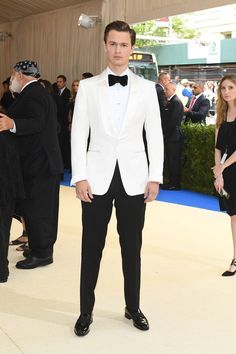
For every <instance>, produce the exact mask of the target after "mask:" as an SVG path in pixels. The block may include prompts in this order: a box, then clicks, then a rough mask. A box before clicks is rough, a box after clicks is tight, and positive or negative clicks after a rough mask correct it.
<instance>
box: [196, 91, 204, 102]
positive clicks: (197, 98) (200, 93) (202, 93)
mask: <svg viewBox="0 0 236 354" xmlns="http://www.w3.org/2000/svg"><path fill="white" fill-rule="evenodd" d="M201 95H203V92H201V93H199V95H197V96H195V97H196V100H197V99H198V98H199V97H200V96H201Z"/></svg>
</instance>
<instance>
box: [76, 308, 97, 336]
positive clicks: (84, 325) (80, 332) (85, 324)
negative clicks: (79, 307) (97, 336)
mask: <svg viewBox="0 0 236 354" xmlns="http://www.w3.org/2000/svg"><path fill="white" fill-rule="evenodd" d="M92 322H93V316H92V315H91V314H90V313H85V314H81V315H80V316H79V318H78V320H77V322H76V324H75V327H74V332H75V334H76V335H77V336H79V337H82V336H86V334H88V332H89V326H90V325H91V323H92Z"/></svg>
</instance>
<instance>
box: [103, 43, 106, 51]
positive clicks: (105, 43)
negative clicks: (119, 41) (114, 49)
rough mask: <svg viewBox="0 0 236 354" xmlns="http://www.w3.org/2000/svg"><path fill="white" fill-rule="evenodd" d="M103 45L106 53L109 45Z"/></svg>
mask: <svg viewBox="0 0 236 354" xmlns="http://www.w3.org/2000/svg"><path fill="white" fill-rule="evenodd" d="M103 45H104V51H105V53H106V52H107V44H106V43H105V42H103Z"/></svg>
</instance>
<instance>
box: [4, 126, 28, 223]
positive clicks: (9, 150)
mask: <svg viewBox="0 0 236 354" xmlns="http://www.w3.org/2000/svg"><path fill="white" fill-rule="evenodd" d="M23 196H24V188H23V180H22V175H21V168H20V159H19V154H18V149H17V144H16V140H15V139H14V136H13V135H12V134H11V133H10V132H9V131H4V132H1V133H0V208H1V207H2V206H5V205H6V204H7V203H8V202H9V201H11V200H13V199H19V198H23ZM1 222H2V221H1V220H0V223H1Z"/></svg>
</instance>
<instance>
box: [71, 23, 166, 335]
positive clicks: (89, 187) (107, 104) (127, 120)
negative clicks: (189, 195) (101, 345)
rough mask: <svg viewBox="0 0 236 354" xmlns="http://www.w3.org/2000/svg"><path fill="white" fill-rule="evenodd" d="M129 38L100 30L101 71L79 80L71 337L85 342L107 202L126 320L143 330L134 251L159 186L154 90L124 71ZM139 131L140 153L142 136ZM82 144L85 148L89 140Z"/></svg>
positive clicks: (116, 28) (118, 28) (115, 26)
mask: <svg viewBox="0 0 236 354" xmlns="http://www.w3.org/2000/svg"><path fill="white" fill-rule="evenodd" d="M134 44H135V32H134V30H132V29H131V28H130V27H129V25H128V24H127V23H125V22H123V21H114V22H112V23H110V24H109V25H107V26H106V28H105V32H104V48H105V52H106V56H107V63H108V66H107V68H106V70H105V71H104V72H103V73H102V74H100V75H98V76H94V77H92V78H89V79H86V80H82V81H81V82H80V87H79V91H78V94H77V97H76V103H75V110H74V116H73V124H72V131H71V135H72V136H71V140H72V142H71V143H72V181H71V184H75V186H76V196H77V197H78V198H79V199H80V200H81V201H82V223H83V235H82V260H81V278H80V309H81V314H80V317H79V318H78V320H77V322H76V324H75V329H74V330H75V333H76V335H78V336H84V335H86V334H87V333H88V332H89V327H90V324H91V323H92V320H93V318H92V311H93V307H94V303H95V294H94V290H95V286H96V282H97V278H98V273H99V267H100V260H101V257H102V251H103V247H104V244H105V238H106V233H107V226H108V223H109V221H110V217H111V213H112V207H113V201H114V205H115V208H116V217H117V231H118V234H119V241H120V246H121V255H122V267H123V274H124V294H125V304H126V307H125V317H126V318H128V319H132V321H133V324H134V326H135V327H137V328H138V329H140V330H148V329H149V324H148V320H147V318H146V317H145V316H144V314H143V313H142V312H141V310H140V308H139V297H140V263H141V262H140V251H141V245H142V229H143V226H144V216H145V207H146V203H147V202H151V201H153V200H155V199H156V196H157V194H158V192H159V183H162V169H163V137H162V130H161V120H160V112H159V105H158V100H157V96H156V91H155V84H154V83H152V82H151V81H148V80H145V79H143V78H140V77H139V76H136V75H135V74H133V73H132V72H131V71H130V70H129V69H128V62H129V56H130V54H131V53H132V50H133V47H134ZM144 129H145V133H146V143H147V144H146V146H147V152H148V159H149V164H148V159H147V154H146V152H145V145H144V140H143V130H144ZM89 136H90V139H89V144H88V137H89Z"/></svg>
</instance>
